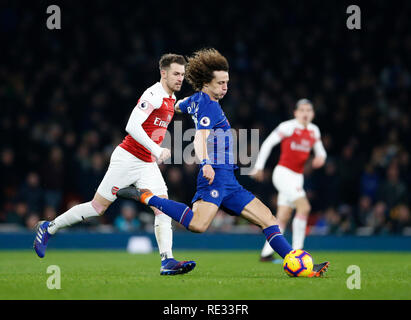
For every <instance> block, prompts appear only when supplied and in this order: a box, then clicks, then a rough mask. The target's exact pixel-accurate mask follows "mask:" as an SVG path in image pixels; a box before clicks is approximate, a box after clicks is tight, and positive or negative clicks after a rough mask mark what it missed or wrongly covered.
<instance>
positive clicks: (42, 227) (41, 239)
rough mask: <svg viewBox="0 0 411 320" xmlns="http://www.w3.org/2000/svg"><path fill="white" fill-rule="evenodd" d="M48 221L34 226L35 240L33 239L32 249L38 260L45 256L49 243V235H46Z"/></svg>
mask: <svg viewBox="0 0 411 320" xmlns="http://www.w3.org/2000/svg"><path fill="white" fill-rule="evenodd" d="M49 224H50V222H49V221H40V222H38V223H37V225H36V231H37V233H36V238H35V239H34V243H33V248H34V251H36V253H37V255H38V256H39V257H40V258H43V257H44V255H45V254H46V249H47V242H48V241H49V239H50V237H51V234H50V233H48V231H47V228H48V226H49Z"/></svg>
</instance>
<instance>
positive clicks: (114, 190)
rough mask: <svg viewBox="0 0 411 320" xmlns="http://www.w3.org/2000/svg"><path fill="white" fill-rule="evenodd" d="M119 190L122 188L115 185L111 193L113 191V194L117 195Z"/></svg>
mask: <svg viewBox="0 0 411 320" xmlns="http://www.w3.org/2000/svg"><path fill="white" fill-rule="evenodd" d="M118 190H120V188H118V187H113V188H111V193H112V194H113V195H116V193H117V191H118Z"/></svg>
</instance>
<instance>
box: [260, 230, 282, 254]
mask: <svg viewBox="0 0 411 320" xmlns="http://www.w3.org/2000/svg"><path fill="white" fill-rule="evenodd" d="M278 226H279V228H280V231H281V233H282V234H284V231H285V227H284V225H283V224H282V223H279V224H278ZM274 252H275V251H274V249H273V248H272V247H271V246H270V244H269V243H268V241H267V240H266V241H265V243H264V247H263V250H261V256H262V257H268V256H271V255H272V254H273V253H274Z"/></svg>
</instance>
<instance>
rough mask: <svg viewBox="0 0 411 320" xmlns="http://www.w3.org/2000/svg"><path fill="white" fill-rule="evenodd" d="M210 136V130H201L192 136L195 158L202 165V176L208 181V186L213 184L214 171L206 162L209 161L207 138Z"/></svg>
mask: <svg viewBox="0 0 411 320" xmlns="http://www.w3.org/2000/svg"><path fill="white" fill-rule="evenodd" d="M209 135H210V130H207V129H201V130H197V131H196V134H195V136H194V151H195V154H196V156H197V158H198V159H199V160H200V161H201V163H202V164H203V176H204V178H206V179H207V180H208V183H209V184H212V183H213V180H214V175H215V172H214V169H213V167H212V166H211V165H210V164H207V162H209V161H210V158H209V157H208V152H207V138H208V136H209Z"/></svg>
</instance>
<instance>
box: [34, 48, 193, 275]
mask: <svg viewBox="0 0 411 320" xmlns="http://www.w3.org/2000/svg"><path fill="white" fill-rule="evenodd" d="M185 64H186V60H185V58H184V57H183V56H181V55H176V54H165V55H163V56H162V57H161V59H160V62H159V67H160V75H161V79H160V81H159V82H157V83H156V84H154V85H153V86H151V87H150V88H148V89H147V90H146V91H145V92H144V93H143V95H142V96H141V97H140V99H139V100H138V102H137V105H136V106H135V108H134V109H133V111H132V113H131V116H130V118H129V120H128V123H127V126H126V131H127V133H128V135H127V136H126V137H125V138H124V140H123V142H122V143H121V144H120V145H118V146H117V147H116V148H115V150H114V151H113V153H112V155H111V159H110V165H109V168H108V170H107V172H106V174H105V176H104V178H103V180H102V182H101V183H100V185H99V187H98V189H97V192H96V194H95V196H94V198H93V200H92V201H90V202H86V203H82V204H79V205H77V206H74V207H73V208H71V209H69V210H68V211H66V212H64V213H63V214H61V215H60V216H58V217H57V218H56V219H54V220H53V221H51V222H49V221H40V222H39V224H38V226H37V234H36V239H35V240H34V249H35V251H36V253H37V255H38V256H39V257H40V258H43V257H44V255H45V251H46V248H47V242H48V240H49V238H50V237H51V235H53V234H55V233H56V232H57V231H58V230H59V229H61V228H64V227H67V226H71V225H73V224H75V223H78V222H81V221H83V220H85V219H87V218H90V217H96V216H99V215H102V214H103V213H104V212H105V211H106V210H107V208H108V207H109V206H110V205H111V203H112V202H114V201H115V200H116V198H117V196H116V193H117V191H118V190H119V189H121V188H124V187H127V186H129V185H135V186H137V187H138V188H149V189H150V190H152V192H153V193H154V194H156V195H157V196H159V197H162V198H168V194H167V187H166V184H165V182H164V179H163V176H162V174H161V171H160V169H159V167H158V165H157V162H158V163H161V162H163V161H164V160H166V159H168V158H169V157H170V156H171V152H170V150H169V149H166V148H162V147H161V146H160V145H161V143H162V141H163V139H164V136H165V134H166V131H167V127H168V125H169V123H170V122H171V120H172V118H173V115H174V103H175V101H176V97H175V95H174V92H176V91H180V89H181V86H182V83H183V80H184V74H185ZM152 209H153V210H154V213H155V220H154V232H155V236H156V240H157V244H158V248H159V251H160V256H161V260H162V262H161V268H160V274H161V275H174V274H182V273H187V272H189V271H191V270H192V269H194V267H195V265H196V264H195V262H194V261H177V260H175V259H174V258H173V253H172V240H173V234H172V226H171V218H170V217H169V216H167V215H165V214H164V213H162V212H161V211H160V210H158V209H157V208H154V207H152Z"/></svg>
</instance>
